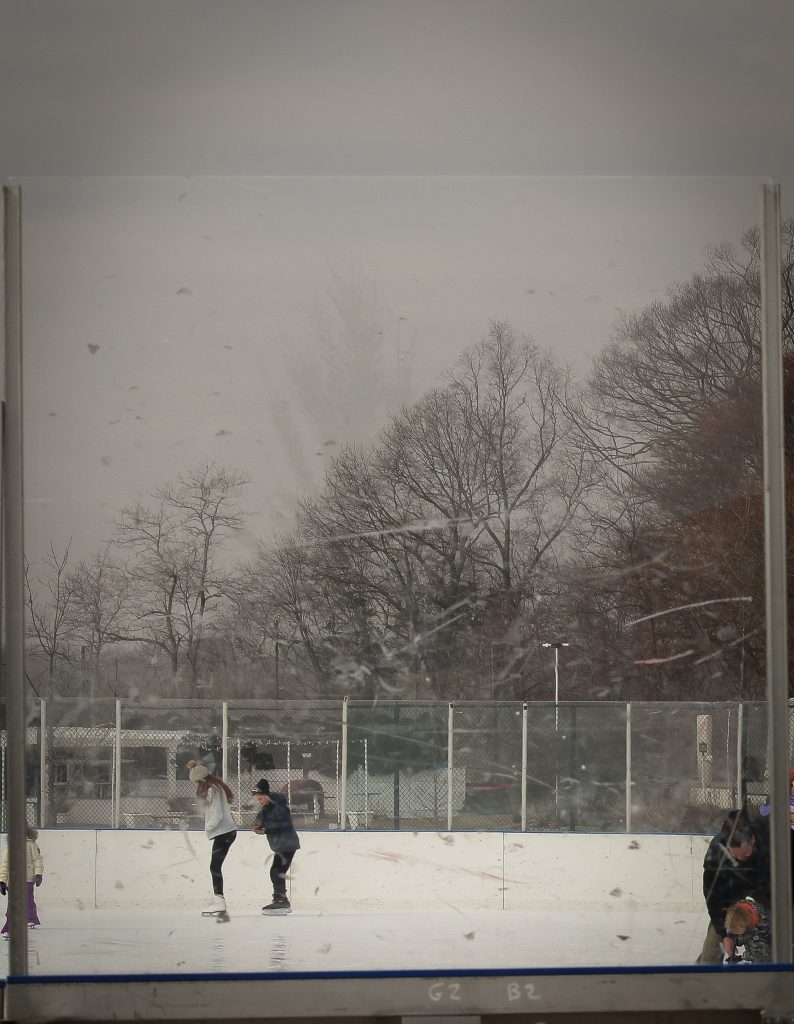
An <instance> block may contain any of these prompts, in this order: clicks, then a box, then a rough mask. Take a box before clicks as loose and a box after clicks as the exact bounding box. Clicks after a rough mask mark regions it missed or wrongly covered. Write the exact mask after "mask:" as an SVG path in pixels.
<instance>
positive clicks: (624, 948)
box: [23, 177, 794, 1002]
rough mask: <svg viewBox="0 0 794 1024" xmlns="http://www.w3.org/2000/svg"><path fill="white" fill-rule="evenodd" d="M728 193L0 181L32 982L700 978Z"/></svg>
mask: <svg viewBox="0 0 794 1024" xmlns="http://www.w3.org/2000/svg"><path fill="white" fill-rule="evenodd" d="M757 209H758V183H757V182H756V181H753V180H748V179H741V180H737V179H732V178H713V179H708V178H698V179H677V178H658V179H648V178H645V179H632V178H623V179H609V178H605V179H572V178H566V179H544V178H515V177H514V178H443V177H440V178H388V177H385V178H344V177H338V178H246V179H243V178H229V179H201V178H184V179H175V178H146V179H141V178H129V179H123V178H114V179H32V180H30V181H25V182H23V211H24V215H23V245H24V325H25V428H26V439H25V444H26V504H25V509H26V555H27V559H28V574H27V584H28V590H27V596H28V622H27V627H28V637H29V649H28V655H27V672H28V682H29V689H28V697H29V730H28V766H29V769H28V778H27V785H28V812H29V818H30V822H31V824H34V825H35V826H36V827H37V828H38V829H39V840H38V842H39V846H40V848H41V852H42V855H43V858H44V865H45V867H44V882H43V884H42V885H41V886H40V887H38V888H36V889H35V896H36V901H37V904H38V911H39V917H40V920H41V926H40V927H38V928H36V929H34V930H33V931H32V932H31V933H30V946H31V970H32V972H34V973H36V972H38V973H56V974H57V973H65V974H69V973H85V972H87V971H88V972H91V971H94V972H97V973H128V972H143V973H147V972H152V971H157V972H163V971H165V972H168V971H173V972H176V973H179V972H185V971H199V972H202V971H203V972H208V973H225V972H230V971H264V972H278V971H293V970H325V969H328V970H355V969H360V968H363V969H412V968H423V969H426V968H449V969H453V968H473V969H475V968H483V967H516V968H526V967H533V966H576V965H584V966H614V965H650V964H675V963H692V962H693V961H694V959H695V957H696V956H697V955H698V953H699V952H700V948H701V944H702V942H703V938H704V935H705V930H706V925H707V918H706V913H705V907H704V905H703V900H702V898H701V895H700V886H701V868H702V859H703V854H704V852H705V848H706V845H707V843H708V840H709V839H710V837H711V836H712V835H713V834H714V833H715V831H716V830H717V829H718V828H719V826H720V824H721V822H722V821H723V819H724V817H725V815H726V814H727V812H728V811H729V810H730V809H732V808H735V807H739V806H742V805H746V806H747V807H749V808H751V809H757V808H759V807H760V806H761V805H762V804H763V803H764V801H765V799H766V796H767V790H768V777H767V774H766V723H765V711H764V705H763V701H764V671H765V669H764V643H765V641H764V596H763V595H764V582H763V580H764V576H763V565H764V556H763V490H762V479H761V472H762V454H761V419H760V414H761V400H760V349H759V344H760V341H759V276H758V275H759V258H758V236H757V229H756V227H755V225H756V222H757ZM793 237H794V227H793V226H792V222H791V221H786V223H785V226H784V259H785V261H786V267H787V274H788V278H787V279H790V275H791V254H792V239H793ZM784 295H785V301H786V303H787V304H788V305H787V307H786V312H787V313H789V314H790V303H791V295H790V291H789V292H785V293H784ZM790 323H791V320H790V318H789V319H788V320H787V324H790ZM787 331H789V332H790V326H787ZM789 342H790V336H789V335H788V334H787V343H789ZM194 760H195V761H197V762H198V763H199V764H200V765H202V766H204V767H206V769H207V770H208V771H209V772H210V773H212V774H213V775H215V776H219V777H223V778H224V779H225V781H226V782H227V784H228V785H229V786H230V787H231V790H232V793H233V796H232V798H231V799H230V801H229V804H230V811H231V814H232V816H233V819H234V823H235V825H236V827H237V829H238V834H237V838H236V841H235V842H234V844H233V845H232V846H231V847H230V849H229V852H228V856H227V858H226V860H225V862H224V863H223V866H222V873H223V880H224V882H223V884H224V893H223V895H224V899H225V902H226V913H225V914H224V913H223V912H222V911H220V910H218V908H217V906H215V911H214V912H213V913H214V919H213V918H212V917H204V916H202V910H203V909H204V908H208V907H209V908H210V909H212V907H213V903H212V896H213V886H212V881H211V877H210V855H211V852H212V847H213V842H212V840H209V839H208V838H207V836H206V834H205V829H204V825H205V809H204V807H203V806H202V805H201V804H200V803H199V802H198V801H197V796H196V785H195V784H194V783H192V782H191V781H190V780H189V778H188V767H187V766H188V763H189V762H191V761H194ZM260 779H267V780H268V784H269V789H270V793H271V794H274V795H276V796H277V798H281V797H284V798H286V800H287V801H288V803H289V806H290V807H291V812H292V818H293V820H294V824H295V826H296V828H297V831H298V834H299V836H300V842H301V848H300V849H299V850H298V852H297V853H296V854H295V857H294V861H293V863H292V865H291V868H290V871H289V875H288V877H287V880H286V881H287V894H288V899H289V901H290V903H291V907H290V909H291V913H290V914H289V915H287V914H280V915H271V914H265V915H263V914H262V911H261V908H262V907H263V906H267V905H269V904H270V903H271V902H272V898H273V885H272V884H271V875H270V867H271V863H272V854H271V850H270V846H269V840H268V837H265V836H261V835H258V834H256V833H254V832H253V831H252V830H251V829H252V826H253V825H254V823H255V820H256V814H257V812H259V810H260V805H259V803H258V802H257V800H256V798H255V797H254V795H253V794H252V790H253V789H255V787H256V786H257V784H258V782H259V780H260ZM276 802H277V803H278V802H279V800H278V799H277V800H276ZM572 935H575V936H576V941H575V942H573V941H571V936H572ZM444 991H445V993H446V990H444ZM448 995H449V994H448V993H446V994H442V995H441V996H439V998H440V999H447V997H448ZM533 998H534V997H533ZM433 999H434V1001H435V997H433ZM453 1002H454V1000H453Z"/></svg>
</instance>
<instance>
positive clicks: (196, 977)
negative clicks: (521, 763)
mask: <svg viewBox="0 0 794 1024" xmlns="http://www.w3.org/2000/svg"><path fill="white" fill-rule="evenodd" d="M715 973H721V974H726V968H725V967H724V966H723V965H722V964H713V965H707V964H704V965H700V964H677V965H673V966H670V967H660V966H658V965H655V966H652V967H610V968H603V967H537V968H523V967H517V968H515V969H512V968H509V967H494V968H488V969H483V970H475V969H471V970H422V971H294V972H287V971H278V972H274V973H267V972H247V973H246V972H240V973H224V974H60V975H59V974H44V975H27V976H25V975H23V976H14V975H11V976H9V977H8V978H7V979H6V981H5V984H7V985H87V984H100V983H101V984H107V983H114V982H116V983H130V982H152V981H157V982H172V981H188V982H196V981H218V982H222V981H335V980H342V981H344V980H348V981H349V980H352V979H354V978H382V979H387V978H538V977H545V978H549V977H592V976H594V975H601V976H605V977H615V976H621V975H642V976H645V977H649V976H655V975H664V974H715ZM730 973H733V972H730ZM741 973H742V974H743V975H744V974H750V973H752V974H758V973H766V974H776V973H794V964H747V965H745V966H743V967H742V970H741Z"/></svg>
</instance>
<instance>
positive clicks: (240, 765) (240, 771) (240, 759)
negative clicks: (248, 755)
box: [237, 736, 250, 825]
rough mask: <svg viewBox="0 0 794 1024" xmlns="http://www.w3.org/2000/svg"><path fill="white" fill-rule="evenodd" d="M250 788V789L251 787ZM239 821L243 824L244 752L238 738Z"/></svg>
mask: <svg viewBox="0 0 794 1024" xmlns="http://www.w3.org/2000/svg"><path fill="white" fill-rule="evenodd" d="M249 788H250V787H249ZM237 821H238V823H239V824H240V825H242V823H243V752H242V749H241V746H240V737H239V736H238V737H237Z"/></svg>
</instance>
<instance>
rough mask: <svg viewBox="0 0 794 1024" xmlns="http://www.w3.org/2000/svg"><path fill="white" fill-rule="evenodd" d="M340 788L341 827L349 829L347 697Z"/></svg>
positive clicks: (344, 706) (343, 727) (344, 705)
mask: <svg viewBox="0 0 794 1024" xmlns="http://www.w3.org/2000/svg"><path fill="white" fill-rule="evenodd" d="M340 783H341V785H340V789H339V827H340V829H341V830H342V831H343V832H344V831H346V830H347V697H344V698H343V699H342V772H341V779H340Z"/></svg>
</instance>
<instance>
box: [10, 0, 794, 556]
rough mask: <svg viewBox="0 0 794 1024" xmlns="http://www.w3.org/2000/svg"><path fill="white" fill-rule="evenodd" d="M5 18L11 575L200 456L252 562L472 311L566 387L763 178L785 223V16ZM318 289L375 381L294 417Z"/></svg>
mask: <svg viewBox="0 0 794 1024" xmlns="http://www.w3.org/2000/svg"><path fill="white" fill-rule="evenodd" d="M0 11H2V28H3V31H2V33H0V82H1V84H2V86H3V95H4V97H5V98H6V102H4V103H3V105H2V106H1V107H0V138H2V139H3V146H2V155H0V169H1V171H2V174H3V176H4V177H5V178H6V180H8V179H9V178H11V179H13V180H19V181H21V182H22V184H23V191H24V200H23V201H24V210H25V226H24V232H25V234H24V245H25V288H26V306H25V325H26V364H25V368H26V422H27V438H26V445H27V448H26V457H27V468H26V490H27V500H28V506H27V508H28V520H27V547H28V550H29V551H30V553H31V555H32V557H34V558H36V557H37V556H38V555H39V554H40V552H41V551H42V549H43V548H44V547H45V546H46V544H47V542H48V538H49V537H53V538H54V539H55V540H56V541H57V542H58V543H62V542H63V540H64V539H65V538H66V537H68V536H73V537H74V538H75V549H76V551H77V553H79V554H80V555H83V554H85V553H87V551H88V550H89V549H90V548H91V546H93V545H94V544H96V543H98V541H99V540H100V539H101V538H102V537H104V536H107V533H108V525H107V524H108V520H109V516H110V515H111V514H112V513H113V512H115V511H116V510H117V509H118V506H119V505H120V504H121V503H122V502H127V501H131V500H134V498H135V497H136V496H137V495H138V494H139V493H146V492H147V491H148V490H150V489H151V488H153V487H155V486H156V485H158V484H160V483H163V482H165V481H166V480H168V479H171V478H173V477H174V476H175V475H176V474H177V473H178V472H179V471H180V470H182V469H184V468H186V467H187V466H189V465H191V464H193V463H195V462H197V461H199V460H201V459H205V458H207V459H215V460H217V461H221V462H224V463H227V464H230V465H234V466H237V467H239V468H242V469H245V470H246V471H248V472H249V473H250V474H251V476H252V484H251V488H250V491H249V495H248V499H247V505H248V507H249V508H250V509H252V510H253V511H254V513H255V514H254V515H252V518H251V531H250V533H249V535H248V538H247V539H248V541H249V545H252V544H253V543H254V541H255V539H256V538H257V537H259V536H261V535H266V534H267V533H268V531H270V530H271V529H274V528H276V529H277V528H279V527H281V526H284V525H286V524H287V523H288V522H289V519H290V515H291V511H292V508H293V506H294V500H295V496H296V495H297V494H298V493H300V492H301V491H305V490H307V489H309V488H310V487H311V486H312V485H313V484H314V483H315V482H316V481H317V480H318V479H319V478H320V476H321V466H322V465H323V463H324V461H325V460H326V459H327V458H328V455H329V453H331V452H332V451H333V450H334V447H335V445H338V444H339V443H341V442H343V441H344V440H350V439H361V438H362V437H364V438H365V437H367V436H371V434H372V432H373V431H374V430H375V429H376V428H377V425H378V423H379V422H382V419H383V415H384V414H385V406H386V405H391V406H393V405H395V404H397V403H398V402H399V401H400V400H406V399H410V398H413V397H416V395H418V394H419V393H421V391H422V390H423V389H425V388H426V387H428V386H430V385H432V384H433V383H435V382H437V381H438V380H439V375H440V374H441V373H442V372H443V371H444V370H445V369H446V368H448V367H449V366H451V365H452V363H453V362H454V360H455V358H456V357H457V355H458V354H459V352H460V351H461V350H462V349H463V348H464V347H465V346H467V345H469V344H471V343H472V342H473V341H475V340H477V338H479V337H480V336H482V335H483V334H484V332H485V331H486V330H487V324H488V320H489V319H490V318H507V319H509V320H510V321H511V322H512V323H513V324H514V326H515V327H516V329H517V330H518V331H520V332H522V333H530V334H532V335H533V336H534V337H535V338H536V340H537V341H538V342H539V343H540V344H541V345H543V346H549V347H551V348H552V349H553V350H554V352H555V354H556V355H557V357H558V358H559V359H560V360H561V361H563V362H570V363H573V364H574V365H575V366H576V367H577V368H578V369H580V370H584V369H586V365H587V362H588V360H589V358H590V357H592V355H593V354H594V353H595V352H596V351H597V350H598V349H599V348H600V347H601V346H602V345H603V344H604V343H605V342H606V341H607V340H608V337H609V333H610V330H611V327H612V325H613V323H614V319H615V316H616V315H617V312H618V310H619V309H628V310H631V309H636V308H639V307H640V306H641V305H643V304H644V303H646V302H648V301H651V300H652V299H653V298H656V297H659V296H660V295H662V294H663V292H664V290H665V288H667V287H668V286H669V285H670V284H672V283H673V282H674V281H676V280H681V279H684V278H686V277H687V276H689V275H690V274H691V273H692V272H693V270H695V269H696V268H697V266H698V263H699V259H700V253H701V250H702V248H703V246H704V245H706V244H708V243H715V242H720V241H722V240H732V241H736V240H737V239H738V236H739V234H740V232H741V230H742V229H743V228H745V227H747V226H749V224H750V223H752V221H753V220H754V217H755V214H756V209H757V202H758V180H759V178H760V176H761V175H769V176H771V177H773V178H776V179H777V180H780V181H781V182H782V183H783V187H784V205H788V206H790V205H791V204H790V203H788V204H786V196H787V195H788V194H790V192H787V185H788V183H789V182H791V181H792V179H793V178H794V176H792V166H794V161H792V159H791V157H792V148H794V146H793V143H792V138H791V133H790V131H789V129H788V124H787V123H785V124H784V123H782V118H783V116H784V114H785V112H786V111H787V110H788V109H789V108H790V100H791V98H792V93H794V89H792V79H793V77H794V73H793V72H792V61H791V59H790V54H791V49H792V41H794V32H792V29H793V28H794V5H791V4H789V3H788V2H786V3H783V2H776V0H775V2H771V0H766V2H764V0H761V2H756V3H753V4H752V5H749V4H747V3H745V2H744V0H741V2H732V0H715V2H711V0H699V2H693V0H681V2H675V0H673V2H670V0H664V2H661V0H659V2H656V0H654V2H644V0H619V2H617V0H611V2H610V0H576V2H573V0H548V2H532V0H523V2H508V0H489V2H487V3H486V2H476V3H475V2H469V0H449V2H448V0H422V2H411V0H391V2H379V0H305V2H302V0H292V2H290V3H288V4H285V3H282V2H278V3H275V2H273V3H271V2H268V0H256V2H239V0H224V2H222V3H221V2H219V0H215V2H211V3H210V2H206V0H168V2H165V3H164V2H162V0H156V2H149V0H136V2H135V3H117V2H111V0H96V2H85V0H57V2H56V0H53V2H44V0H24V2H22V0H20V2H5V3H3V4H2V5H0ZM142 175H157V176H160V177H149V178H145V179H144V178H142V177H140V176H142ZM163 175H173V176H175V177H162V176H163ZM262 175H267V176H269V177H267V178H262V177H259V176H262ZM329 175H332V176H336V177H329ZM372 175H375V176H377V177H371V176H372ZM446 175H454V176H455V177H454V178H448V177H443V176H446ZM504 175H514V176H517V177H502V176H504ZM526 175H534V176H543V175H565V176H571V175H624V176H632V175H665V176H669V175H702V176H705V177H700V178H692V177H690V178H686V179H681V178H678V179H676V180H672V179H671V178H669V177H666V178H662V179H658V178H657V179H651V178H632V177H624V178H622V179H621V180H615V179H604V178H595V179H593V178H586V177H558V178H543V177H529V178H527V177H524V176H526ZM742 175H743V176H745V177H744V178H743V179H741V180H739V178H738V176H742ZM86 176H91V178H90V179H89V180H86ZM109 176H115V177H109ZM233 176H234V177H233ZM240 176H244V177H240ZM339 176H343V177H339ZM715 176H716V177H715ZM334 275H336V276H337V277H338V278H339V279H340V280H341V281H343V282H347V283H348V284H349V283H350V282H351V281H353V280H358V281H360V282H361V281H363V282H364V283H365V285H366V287H367V288H371V290H372V294H370V295H369V298H368V299H367V302H369V303H370V305H369V306H368V309H367V311H366V317H368V318H369V321H371V323H372V324H374V325H375V327H376V328H377V329H376V331H375V335H376V336H377V337H379V338H381V339H382V351H381V352H380V353H379V355H380V357H381V359H382V363H383V367H382V369H383V374H384V379H388V382H389V383H390V385H392V384H393V385H394V386H391V387H386V386H385V385H384V387H383V389H382V390H381V392H380V393H379V394H377V395H375V394H367V395H366V396H365V395H364V394H363V393H359V394H356V391H355V387H354V386H353V387H352V388H350V389H348V391H349V393H347V394H346V393H345V385H344V382H340V383H339V387H338V388H337V389H336V390H335V392H334V394H333V395H326V396H324V399H323V401H322V402H320V403H317V402H316V401H314V404H312V403H313V399H312V395H311V394H310V389H309V384H308V381H309V378H310V376H311V370H312V365H311V364H312V363H322V361H323V359H324V358H326V357H327V349H328V346H327V344H326V342H327V340H328V337H329V334H328V331H329V330H330V332H331V335H333V330H334V325H333V303H332V299H333V295H332V292H333V287H332V280H333V277H334ZM337 297H338V296H337ZM322 317H325V318H326V320H328V318H330V326H329V324H328V323H326V326H325V328H323V327H322V325H321V323H320V319H322ZM366 317H365V319H366ZM318 318H319V319H318ZM89 346H91V347H90V348H89ZM398 364H399V366H398ZM301 365H304V366H307V375H306V381H307V385H306V389H305V393H304V389H302V388H301V385H300V379H301V378H300V372H299V371H300V367H301ZM398 368H399V370H400V373H396V372H395V371H396V370H397V369H398ZM353 376H354V377H355V375H353ZM392 377H394V378H395V381H396V378H398V377H399V381H396V383H395V382H394V381H392V380H391V378H392ZM354 383H355V382H354ZM397 384H399V387H398V386H397ZM363 390H364V389H363V388H362V389H361V391H362V392H363ZM378 402H380V405H379V407H378V410H376V408H375V406H376V405H378ZM318 453H319V454H318Z"/></svg>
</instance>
